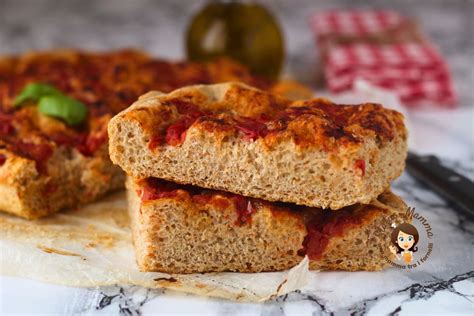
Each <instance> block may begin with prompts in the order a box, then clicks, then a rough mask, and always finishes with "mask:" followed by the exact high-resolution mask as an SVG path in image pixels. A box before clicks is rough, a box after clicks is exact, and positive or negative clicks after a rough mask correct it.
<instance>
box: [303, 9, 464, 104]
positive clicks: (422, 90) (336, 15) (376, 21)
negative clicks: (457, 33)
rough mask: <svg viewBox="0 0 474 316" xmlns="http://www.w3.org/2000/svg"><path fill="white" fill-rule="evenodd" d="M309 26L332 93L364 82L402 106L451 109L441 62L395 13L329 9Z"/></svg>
mask: <svg viewBox="0 0 474 316" xmlns="http://www.w3.org/2000/svg"><path fill="white" fill-rule="evenodd" d="M311 26H312V28H313V30H314V32H315V34H316V40H317V42H318V47H319V49H320V55H321V58H322V62H323V65H324V74H325V77H326V83H327V86H328V88H329V89H330V90H331V91H332V92H340V91H344V90H348V89H351V88H352V86H353V83H354V81H355V80H357V79H364V80H366V81H368V82H370V83H372V84H374V85H376V86H380V87H383V88H386V89H389V90H392V91H394V92H395V93H397V94H398V95H399V96H400V98H401V100H402V101H403V102H404V103H405V104H407V105H411V106H416V105H419V104H426V103H428V104H433V105H439V106H445V107H452V106H455V104H456V101H457V100H456V94H455V91H454V89H453V84H452V79H451V75H450V73H449V70H448V67H447V65H446V62H445V61H444V59H443V58H442V56H441V55H440V54H439V52H438V51H437V50H436V49H435V48H434V47H432V46H431V45H430V44H429V43H427V41H426V40H424V39H423V36H421V35H420V33H419V32H418V30H417V28H416V25H415V24H414V23H413V22H412V21H411V20H410V19H407V18H405V17H403V16H401V15H400V14H398V13H397V12H395V11H329V12H324V13H320V14H316V15H314V16H313V17H312V19H311Z"/></svg>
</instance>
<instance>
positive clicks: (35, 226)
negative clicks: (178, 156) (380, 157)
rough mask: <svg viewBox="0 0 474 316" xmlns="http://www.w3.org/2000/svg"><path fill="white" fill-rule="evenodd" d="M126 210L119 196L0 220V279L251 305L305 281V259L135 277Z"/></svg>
mask: <svg viewBox="0 0 474 316" xmlns="http://www.w3.org/2000/svg"><path fill="white" fill-rule="evenodd" d="M126 208H127V204H126V199H125V194H124V193H123V192H120V193H116V194H114V195H111V196H109V197H107V198H105V199H104V200H102V201H100V202H96V203H93V204H90V205H88V206H85V207H82V208H80V209H77V210H70V211H66V212H61V213H57V214H55V215H53V216H50V217H47V218H43V219H40V220H36V221H27V220H23V219H20V218H16V217H13V216H10V215H6V214H0V231H1V235H0V251H1V255H0V268H1V273H2V274H3V275H9V276H18V277H25V278H31V279H35V280H39V281H44V282H49V283H55V284H61V285H68V286H83V287H95V286H105V285H113V284H120V285H126V284H132V285H140V286H144V287H149V288H160V287H162V288H169V289H173V290H177V291H183V292H188V293H193V294H197V295H204V296H212V297H221V298H226V299H233V300H239V301H252V302H256V301H265V300H268V299H270V298H274V297H276V296H279V295H283V294H286V293H289V292H291V291H294V290H296V289H299V288H301V287H303V286H304V285H306V283H307V282H308V279H309V277H310V272H309V268H308V262H309V261H308V259H307V258H304V259H303V260H302V261H301V263H299V264H298V265H297V266H295V267H293V268H292V269H291V270H288V271H284V272H266V273H205V274H173V275H171V274H166V273H155V272H140V271H139V269H138V267H137V265H136V263H135V253H134V249H133V245H132V236H131V230H130V228H129V218H128V214H127V209H126Z"/></svg>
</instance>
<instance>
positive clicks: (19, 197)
mask: <svg viewBox="0 0 474 316" xmlns="http://www.w3.org/2000/svg"><path fill="white" fill-rule="evenodd" d="M32 146H33V145H32ZM40 149H41V148H40ZM31 150H36V152H37V151H38V150H39V149H38V148H36V149H35V148H33V149H31ZM124 180H125V176H124V173H123V171H122V170H120V168H118V167H117V166H114V165H113V164H112V162H111V161H110V159H109V157H108V152H107V144H104V145H103V146H102V147H101V149H99V150H97V152H95V153H94V155H93V156H90V157H86V156H84V155H82V154H80V153H79V152H77V151H76V150H70V149H67V148H65V147H56V146H53V148H52V149H51V153H50V154H49V155H47V156H45V157H43V158H41V159H37V160H36V161H35V160H33V159H28V158H25V157H22V156H19V155H17V154H16V153H14V152H12V151H8V150H6V149H0V210H1V211H4V212H7V213H9V214H13V215H16V216H20V217H23V218H26V219H37V218H39V217H42V216H46V215H49V214H52V213H55V212H57V211H59V210H61V209H64V208H68V207H77V206H78V205H80V204H83V203H88V202H92V201H94V200H96V199H97V198H99V197H101V196H103V195H104V194H105V193H107V192H109V191H112V190H117V189H120V188H123V184H124Z"/></svg>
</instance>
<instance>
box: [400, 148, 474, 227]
mask: <svg viewBox="0 0 474 316" xmlns="http://www.w3.org/2000/svg"><path fill="white" fill-rule="evenodd" d="M406 162H407V165H406V170H407V171H408V173H409V174H410V175H412V176H413V177H414V178H415V179H417V180H418V181H420V182H422V183H423V184H425V185H426V186H428V187H429V188H430V189H432V190H433V191H435V192H436V193H438V194H439V195H440V196H441V197H443V198H444V199H445V200H447V201H448V202H449V203H450V204H451V205H452V206H454V208H455V209H456V210H457V211H459V212H462V213H463V214H465V215H467V216H468V217H469V218H471V219H474V183H473V182H472V181H471V180H469V179H468V178H466V177H464V176H463V175H461V174H459V173H457V172H456V171H454V170H452V169H450V168H447V167H445V166H443V165H442V164H441V162H440V160H439V159H438V158H437V157H436V156H433V155H427V156H420V155H417V154H414V153H412V152H409V153H408V157H407V161H406Z"/></svg>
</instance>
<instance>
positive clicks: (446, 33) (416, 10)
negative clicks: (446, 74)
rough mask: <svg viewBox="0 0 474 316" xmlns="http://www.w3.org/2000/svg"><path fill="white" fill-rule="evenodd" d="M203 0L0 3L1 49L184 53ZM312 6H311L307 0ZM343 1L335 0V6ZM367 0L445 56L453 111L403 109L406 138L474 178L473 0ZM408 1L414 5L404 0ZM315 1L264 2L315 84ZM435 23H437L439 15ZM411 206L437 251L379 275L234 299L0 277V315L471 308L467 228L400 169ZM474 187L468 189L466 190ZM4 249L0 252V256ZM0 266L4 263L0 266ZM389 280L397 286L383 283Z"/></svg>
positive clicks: (473, 246)
mask: <svg viewBox="0 0 474 316" xmlns="http://www.w3.org/2000/svg"><path fill="white" fill-rule="evenodd" d="M200 3H201V2H200V1H197V2H191V1H179V2H178V1H175V2H172V1H165V2H164V3H163V2H160V3H158V2H152V1H145V0H142V1H133V2H132V1H124V0H120V1H100V2H99V1H97V2H95V3H94V4H93V3H92V2H91V1H67V2H65V1H51V0H38V1H26V0H16V1H11V0H0V53H13V52H20V51H24V50H29V49H46V48H52V47H64V46H69V47H70V46H75V47H83V48H88V49H109V48H116V47H123V46H136V47H142V48H145V49H147V50H149V51H151V52H152V53H154V54H156V55H160V56H164V57H168V58H181V57H183V53H182V47H183V45H182V37H181V32H182V31H183V30H184V29H185V19H186V18H188V16H189V14H190V12H192V10H193V9H195V8H196V7H198V6H199V4H200ZM292 3H293V2H292ZM313 3H314V4H313ZM337 3H338V4H339V5H340V4H341V3H342V1H338V2H337ZM407 3H409V2H408V1H400V2H397V3H395V4H394V3H391V2H390V3H389V2H385V3H384V2H383V1H376V0H372V1H369V2H366V3H365V5H364V6H365V7H367V6H369V5H370V6H378V7H380V6H381V5H382V4H383V5H384V6H387V5H388V6H390V7H396V8H401V9H402V10H403V11H405V12H407V13H411V14H412V15H415V16H417V17H418V18H419V19H420V20H421V22H422V23H423V25H424V26H425V28H426V29H427V32H428V33H429V34H430V35H432V36H433V37H434V39H435V41H436V42H437V44H438V45H440V46H441V48H442V50H443V52H444V53H445V54H446V55H447V57H448V60H449V62H450V64H451V67H452V68H453V70H454V74H455V79H456V83H457V87H458V89H459V91H460V92H461V101H462V105H464V106H465V107H464V108H463V109H461V110H456V111H441V112H426V111H423V112H410V113H408V117H409V120H410V123H411V125H412V129H411V136H412V137H413V138H414V139H415V143H416V145H413V147H412V149H414V150H418V151H419V152H421V153H435V154H437V155H438V156H440V157H441V158H442V161H443V163H445V164H447V165H449V166H451V167H453V168H454V169H456V170H458V171H459V172H460V173H462V174H464V175H467V176H468V177H470V178H471V179H473V178H474V151H473V148H474V113H473V107H470V105H472V104H473V103H474V94H473V93H472V87H473V76H474V74H473V68H472V67H473V65H474V63H473V62H472V52H473V45H472V39H471V40H466V35H463V32H465V33H472V12H473V9H472V8H473V2H472V1H455V2H454V4H452V5H451V6H450V5H445V4H444V2H442V1H421V2H417V3H416V4H413V5H411V6H404V4H405V5H406V4H407ZM410 3H411V1H410ZM334 5H335V4H334V2H332V3H331V4H328V3H322V2H321V1H314V2H313V1H298V5H291V4H289V3H288V2H284V1H276V2H272V3H271V4H270V6H271V7H272V9H273V10H274V11H276V12H277V14H278V16H279V17H280V19H281V20H282V24H283V26H284V31H285V34H286V37H287V46H288V61H289V63H288V66H287V70H288V71H290V72H292V73H293V76H296V77H297V78H300V79H302V80H305V81H307V82H311V80H312V78H313V71H312V70H310V71H308V69H313V68H312V67H314V60H315V59H314V57H313V54H314V53H315V52H314V50H313V42H312V38H311V33H310V32H309V31H308V30H307V28H306V20H305V19H306V18H307V17H308V14H309V13H310V12H311V9H312V8H313V7H314V8H316V9H320V8H322V7H325V8H326V7H329V6H334ZM441 21H442V23H441ZM393 188H394V191H395V192H396V193H398V194H399V195H401V196H402V197H403V198H404V199H405V200H406V201H407V203H408V204H409V205H411V206H415V207H416V208H417V210H419V211H420V212H421V213H422V214H423V215H424V216H426V217H427V218H428V219H429V220H430V222H431V223H432V226H433V227H434V229H435V232H436V234H435V237H434V238H435V251H434V253H433V257H432V258H431V260H430V261H429V262H428V263H427V264H426V265H424V266H422V267H420V269H415V270H413V271H398V270H396V269H389V270H386V271H384V272H381V273H364V272H361V273H344V272H322V273H313V276H312V280H311V282H310V284H309V285H308V286H306V287H305V288H303V289H301V291H297V292H294V293H291V294H289V295H286V296H283V297H280V298H277V299H275V300H273V301H270V302H266V303H262V304H249V303H235V302H229V301H223V300H217V299H209V298H201V297H195V296H191V295H184V294H180V293H176V292H171V291H164V290H147V289H144V288H139V287H130V286H119V285H117V286H112V287H107V288H96V289H83V288H68V287H62V286H56V285H49V284H43V283H40V282H36V281H31V280H25V279H19V278H11V277H0V292H1V293H0V313H1V314H2V315H7V314H18V313H21V314H45V315H52V314H70V315H73V314H122V315H139V314H161V315H167V314H173V313H181V314H212V315H257V314H263V315H327V314H332V313H335V314H342V315H347V314H354V315H361V314H366V313H367V314H369V315H381V314H394V315H395V314H397V315H415V314H417V315H418V314H429V315H433V314H442V315H451V314H453V315H454V314H456V315H458V314H465V315H473V314H474V303H473V302H474V259H473V257H474V224H473V222H471V221H468V220H467V219H466V218H465V217H464V216H463V215H459V214H458V213H456V212H455V211H454V210H453V209H452V208H450V207H449V205H447V204H446V203H445V202H444V201H443V200H441V199H440V198H439V197H438V196H436V195H435V194H434V193H432V192H431V191H429V190H428V189H427V188H425V187H423V186H422V185H420V184H418V183H417V182H416V181H414V179H412V178H411V177H410V176H409V175H407V174H404V175H403V176H402V177H401V178H400V179H398V180H397V181H395V183H394V185H393ZM473 194H474V192H473ZM0 255H1V253H0ZM0 268H1V267H0ZM393 278H396V279H397V282H396V283H390V282H387V280H392V279H393Z"/></svg>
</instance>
